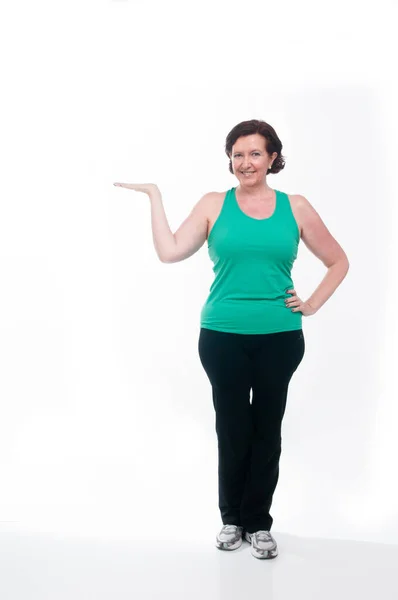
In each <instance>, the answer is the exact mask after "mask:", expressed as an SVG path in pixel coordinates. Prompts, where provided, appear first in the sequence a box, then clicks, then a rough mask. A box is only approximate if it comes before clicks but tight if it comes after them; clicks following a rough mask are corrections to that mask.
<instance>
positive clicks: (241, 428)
mask: <svg viewBox="0 0 398 600" xmlns="http://www.w3.org/2000/svg"><path fill="white" fill-rule="evenodd" d="M198 351H199V356H200V360H201V363H202V365H203V368H204V369H205V371H206V373H207V376H208V378H209V380H210V383H211V386H212V390H213V392H212V393H213V405H214V409H215V422H216V432H217V438H218V495H219V509H220V512H221V518H222V522H223V524H224V525H226V524H234V525H241V526H242V527H243V528H244V529H245V530H246V531H248V532H249V533H253V532H254V531H258V530H259V529H265V530H267V531H270V530H271V527H272V522H273V518H272V517H271V515H270V513H269V511H270V508H271V503H272V496H273V494H274V491H275V488H276V484H277V482H278V477H279V458H280V455H281V441H282V440H281V426H282V418H283V415H284V412H285V407H286V398H287V391H288V385H289V382H290V379H291V377H292V375H293V373H294V371H295V370H296V369H297V367H298V366H299V364H300V362H301V360H302V358H303V356H304V351H305V343H304V335H303V331H302V329H299V330H295V331H282V332H279V333H267V334H240V333H227V332H221V331H214V330H212V329H205V328H201V330H200V335H199V342H198ZM251 390H252V399H251V402H250V391H251Z"/></svg>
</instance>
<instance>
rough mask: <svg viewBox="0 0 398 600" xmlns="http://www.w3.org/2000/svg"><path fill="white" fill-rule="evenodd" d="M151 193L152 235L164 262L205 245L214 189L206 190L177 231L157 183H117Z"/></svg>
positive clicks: (180, 257) (172, 260)
mask: <svg viewBox="0 0 398 600" xmlns="http://www.w3.org/2000/svg"><path fill="white" fill-rule="evenodd" d="M113 185H116V186H119V187H124V188H127V189H130V190H135V191H136V192H144V193H145V194H147V195H148V197H149V200H150V204H151V224H152V238H153V243H154V246H155V250H156V253H157V255H158V257H159V259H160V260H161V262H164V263H173V262H178V261H181V260H185V259H186V258H188V257H189V256H192V254H194V253H195V252H197V251H198V250H199V248H201V246H203V244H204V243H205V241H206V238H207V224H208V216H207V215H208V202H209V200H210V199H211V198H212V197H213V192H210V193H209V194H205V195H204V196H202V198H201V199H200V200H199V202H197V203H196V204H195V206H194V207H193V209H192V210H191V213H190V214H189V215H188V217H187V218H186V219H185V221H184V222H183V223H182V224H181V225H180V227H179V228H178V230H177V231H176V232H175V233H174V234H173V233H172V231H171V229H170V226H169V223H168V220H167V217H166V213H165V210H164V206H163V202H162V195H161V193H160V190H159V188H158V186H157V185H156V184H154V183H114V184H113Z"/></svg>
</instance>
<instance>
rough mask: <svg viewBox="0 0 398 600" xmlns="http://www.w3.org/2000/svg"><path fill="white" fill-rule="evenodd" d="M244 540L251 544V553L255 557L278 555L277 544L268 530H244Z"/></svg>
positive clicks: (273, 556)
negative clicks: (249, 531)
mask: <svg viewBox="0 0 398 600" xmlns="http://www.w3.org/2000/svg"><path fill="white" fill-rule="evenodd" d="M245 540H246V541H247V542H249V544H251V553H252V554H253V556H255V557H256V558H275V557H276V556H278V546H277V544H276V541H275V539H274V538H273V537H272V535H271V533H270V532H269V531H264V530H262V529H261V530H260V531H255V532H254V533H248V532H247V531H245Z"/></svg>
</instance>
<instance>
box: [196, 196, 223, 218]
mask: <svg viewBox="0 0 398 600" xmlns="http://www.w3.org/2000/svg"><path fill="white" fill-rule="evenodd" d="M226 193H227V192H207V194H204V196H202V198H201V200H200V202H201V205H202V206H203V210H204V211H205V213H206V216H207V218H208V219H209V220H211V219H212V218H213V216H214V213H217V211H218V212H219V209H220V208H221V205H222V202H223V200H224V198H225V194H226Z"/></svg>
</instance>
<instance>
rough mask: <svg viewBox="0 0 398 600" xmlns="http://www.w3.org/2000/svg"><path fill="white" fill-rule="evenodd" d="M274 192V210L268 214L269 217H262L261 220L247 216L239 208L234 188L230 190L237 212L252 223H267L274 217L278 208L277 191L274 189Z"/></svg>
mask: <svg viewBox="0 0 398 600" xmlns="http://www.w3.org/2000/svg"><path fill="white" fill-rule="evenodd" d="M274 192H275V208H274V210H273V212H272V213H271V214H270V216H269V217H264V218H263V219H257V218H256V217H251V216H250V215H248V214H247V213H245V212H244V211H243V210H242V209H241V207H240V206H239V202H238V199H237V197H236V187H234V188H232V193H233V197H234V199H235V205H236V206H237V207H238V210H239V211H240V212H241V213H242V215H244V216H245V217H247V218H248V219H251V220H252V221H269V219H272V217H273V216H274V215H275V213H276V210H277V208H278V190H276V189H274Z"/></svg>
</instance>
